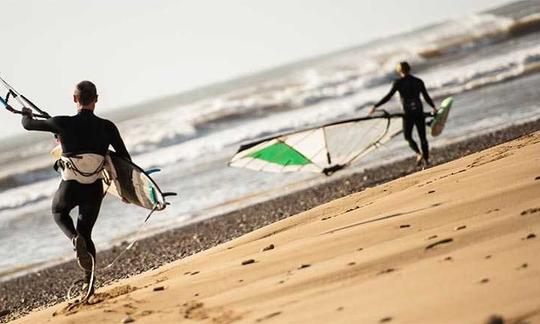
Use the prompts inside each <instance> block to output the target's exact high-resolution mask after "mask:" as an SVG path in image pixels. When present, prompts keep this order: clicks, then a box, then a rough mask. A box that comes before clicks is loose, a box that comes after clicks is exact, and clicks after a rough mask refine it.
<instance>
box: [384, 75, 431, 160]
mask: <svg viewBox="0 0 540 324" xmlns="http://www.w3.org/2000/svg"><path fill="white" fill-rule="evenodd" d="M396 91H397V92H399V95H400V96H401V104H402V106H403V112H404V113H405V116H404V117H403V135H404V136H405V140H407V142H409V146H410V147H411V148H412V149H413V150H414V151H415V152H416V153H418V154H420V150H419V149H418V145H417V144H416V142H415V141H414V140H413V138H412V131H413V127H414V126H416V131H417V132H418V137H420V143H421V146H422V157H423V158H424V159H425V160H426V161H428V160H429V147H428V141H427V138H426V121H425V116H424V108H423V106H422V101H421V100H420V94H422V96H423V97H424V100H425V101H426V102H427V103H428V104H429V105H430V106H431V107H433V108H435V104H434V103H433V100H431V97H430V96H429V94H428V92H427V90H426V87H425V85H424V82H423V81H422V80H420V79H419V78H417V77H415V76H413V75H410V74H408V75H406V76H404V77H402V78H400V79H398V80H396V81H394V83H393V84H392V89H391V90H390V92H388V94H387V95H386V96H384V98H382V99H381V101H379V102H378V103H377V104H376V105H375V107H379V106H381V105H383V104H385V103H386V102H387V101H388V100H390V98H392V96H393V95H394V93H396Z"/></svg>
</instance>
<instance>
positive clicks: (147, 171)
mask: <svg viewBox="0 0 540 324" xmlns="http://www.w3.org/2000/svg"><path fill="white" fill-rule="evenodd" d="M159 171H161V169H159V168H154V169H148V170H145V171H144V172H146V174H152V173H156V172H159Z"/></svg>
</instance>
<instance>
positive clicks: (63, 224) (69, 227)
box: [52, 181, 77, 240]
mask: <svg viewBox="0 0 540 324" xmlns="http://www.w3.org/2000/svg"><path fill="white" fill-rule="evenodd" d="M70 187H71V186H70V183H69V182H67V181H62V182H60V187H59V188H58V190H57V191H56V194H55V195H54V199H53V203H52V213H53V217H54V221H55V222H56V224H57V225H58V227H60V229H61V230H62V232H64V234H65V235H66V236H67V237H68V238H69V239H70V240H73V239H74V238H75V237H76V236H77V231H76V230H75V226H74V225H73V220H72V219H71V216H69V212H70V211H71V210H72V209H73V208H74V207H75V206H76V202H75V199H74V198H75V197H74V194H73V192H72V188H70Z"/></svg>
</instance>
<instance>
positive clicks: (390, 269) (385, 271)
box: [377, 268, 396, 275]
mask: <svg viewBox="0 0 540 324" xmlns="http://www.w3.org/2000/svg"><path fill="white" fill-rule="evenodd" d="M394 271H396V269H393V268H388V269H384V270H381V271H379V273H377V275H382V274H387V273H391V272H394Z"/></svg>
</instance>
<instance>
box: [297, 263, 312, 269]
mask: <svg viewBox="0 0 540 324" xmlns="http://www.w3.org/2000/svg"><path fill="white" fill-rule="evenodd" d="M309 267H311V264H302V265H300V266H299V267H298V270H300V269H305V268H309Z"/></svg>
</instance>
